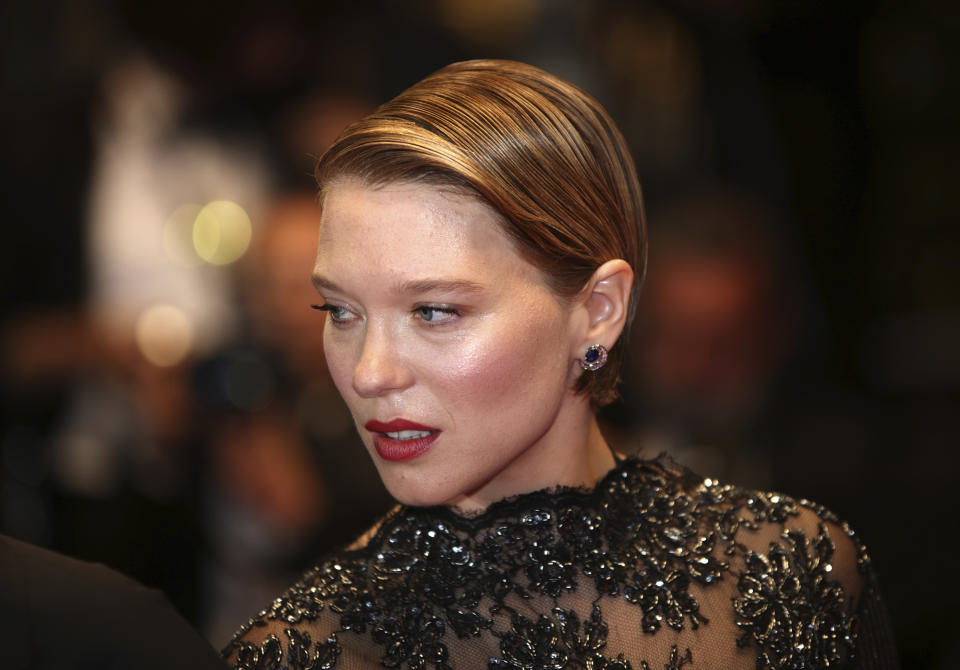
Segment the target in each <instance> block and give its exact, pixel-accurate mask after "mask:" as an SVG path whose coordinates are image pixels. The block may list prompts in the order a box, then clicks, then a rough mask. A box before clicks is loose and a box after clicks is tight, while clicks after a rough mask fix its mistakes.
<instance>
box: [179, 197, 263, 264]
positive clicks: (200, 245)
mask: <svg viewBox="0 0 960 670" xmlns="http://www.w3.org/2000/svg"><path fill="white" fill-rule="evenodd" d="M251 234H252V229H251V225H250V217H249V216H248V215H247V213H246V211H244V209H243V207H241V206H240V205H238V204H237V203H235V202H231V201H229V200H214V201H213V202H211V203H209V204H207V205H206V206H204V207H203V209H201V210H200V212H199V213H198V214H197V217H196V219H195V220H194V222H193V248H194V250H195V251H196V252H197V255H198V256H200V258H202V259H203V260H205V261H206V262H208V263H210V264H211V265H229V264H230V263H233V262H234V261H236V260H238V259H239V258H240V257H241V256H243V254H244V253H246V251H247V248H248V247H249V246H250V236H251Z"/></svg>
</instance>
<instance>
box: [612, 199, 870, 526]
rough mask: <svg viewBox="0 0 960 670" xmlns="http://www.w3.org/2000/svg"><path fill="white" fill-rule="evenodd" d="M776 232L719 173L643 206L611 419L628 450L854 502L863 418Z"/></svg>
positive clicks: (757, 205)
mask: <svg viewBox="0 0 960 670" xmlns="http://www.w3.org/2000/svg"><path fill="white" fill-rule="evenodd" d="M784 236H785V231H784V226H783V223H782V222H781V221H780V220H779V219H778V217H777V216H776V215H775V214H774V212H773V211H772V210H771V209H770V208H769V207H767V206H766V204H765V203H764V202H763V201H762V199H760V198H758V197H757V196H755V195H752V194H751V193H750V192H748V191H745V190H743V189H740V188H736V187H734V186H732V185H728V184H721V183H714V184H710V185H707V186H704V187H701V188H698V189H694V190H692V191H691V192H690V193H689V194H688V195H687V196H686V197H683V198H679V199H677V200H676V201H674V202H672V203H670V204H667V205H666V206H664V207H663V208H662V209H661V210H660V211H659V212H657V213H656V214H655V215H654V216H653V217H652V223H651V226H650V239H651V248H653V249H655V250H656V253H655V254H654V255H653V260H652V261H651V263H650V271H649V275H648V278H647V284H646V287H645V291H646V292H645V301H644V302H643V303H642V305H641V310H640V313H639V315H638V319H637V327H636V329H635V331H634V333H633V335H632V337H633V342H634V347H633V353H634V355H633V357H632V358H631V362H630V366H631V369H630V374H629V375H628V376H627V389H626V390H625V392H624V398H625V406H624V407H621V408H614V411H613V412H612V413H611V417H612V423H613V424H614V426H617V427H618V431H619V433H620V434H621V436H622V438H621V439H624V440H626V441H627V442H628V443H630V445H631V446H629V447H627V448H628V449H634V448H639V447H642V448H643V449H644V450H645V451H646V452H648V453H650V452H653V453H656V452H659V451H666V452H668V453H670V454H671V455H673V456H675V457H676V458H678V459H679V460H681V461H682V462H684V463H690V464H691V466H692V467H694V469H697V470H699V471H702V472H711V473H717V475H718V476H719V477H731V476H735V477H737V478H738V480H741V481H745V482H747V483H749V484H750V485H751V486H754V487H758V488H769V487H771V486H776V487H777V488H778V489H780V490H784V491H786V492H788V493H791V492H795V491H800V490H803V491H807V492H812V493H810V495H811V497H815V498H816V499H818V500H828V501H829V502H830V505H831V506H833V507H837V508H839V509H841V510H842V512H843V513H844V514H851V513H855V512H860V511H861V509H860V506H859V505H858V504H857V500H856V497H857V496H856V495H855V494H852V493H851V488H850V486H849V482H850V481H851V478H855V477H857V476H861V475H862V473H864V472H866V471H868V470H869V468H870V467H871V466H870V464H869V462H870V459H869V458H867V449H868V445H869V444H870V441H871V437H872V435H871V431H870V429H869V425H870V423H871V422H870V419H869V417H868V416H866V415H865V413H864V412H863V411H862V410H861V408H860V406H859V404H858V403H857V402H856V401H855V400H854V399H852V398H851V397H850V395H849V394H846V393H844V392H843V390H842V388H841V387H839V386H837V385H836V384H835V383H833V382H831V381H830V380H829V378H828V375H827V371H826V370H825V369H824V368H825V363H824V358H825V356H824V352H823V349H822V341H821V339H820V333H818V332H817V331H818V328H819V327H820V324H819V323H818V321H817V314H816V311H815V309H814V305H813V303H812V299H811V297H810V291H809V288H808V287H807V286H806V284H805V283H804V282H805V278H804V275H803V273H802V264H801V262H800V259H799V258H798V255H797V252H796V250H795V249H794V248H793V247H792V246H788V245H787V244H786V240H785V239H784ZM800 453H802V454H805V455H806V457H805V458H803V459H799V461H801V462H798V459H797V454H800ZM825 461H826V462H829V463H830V464H831V467H829V468H823V467H819V466H818V465H817V464H822V463H823V462H825Z"/></svg>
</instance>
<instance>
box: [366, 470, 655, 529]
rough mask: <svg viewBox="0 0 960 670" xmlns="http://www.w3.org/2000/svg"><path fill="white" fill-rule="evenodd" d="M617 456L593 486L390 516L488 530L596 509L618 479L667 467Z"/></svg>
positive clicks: (407, 509)
mask: <svg viewBox="0 0 960 670" xmlns="http://www.w3.org/2000/svg"><path fill="white" fill-rule="evenodd" d="M613 456H614V466H613V467H612V468H610V469H609V470H608V471H607V472H606V473H605V474H604V475H603V476H602V477H601V478H600V479H598V480H597V481H596V483H594V484H593V485H584V486H567V485H557V486H549V487H545V488H542V489H537V490H535V491H528V492H526V493H518V494H516V495H513V496H509V497H506V498H502V499H500V500H497V501H495V502H492V503H491V504H490V505H488V506H487V507H486V509H484V510H482V511H479V512H475V513H471V512H463V511H460V510H457V509H455V508H452V507H449V506H446V505H431V506H425V507H414V506H409V505H399V506H398V507H396V508H395V509H394V511H393V513H391V514H390V515H389V516H390V518H402V517H405V516H416V517H420V518H431V519H434V520H436V521H438V522H447V523H449V524H450V525H451V526H453V527H459V528H464V529H467V530H471V529H478V528H484V527H488V526H490V525H492V524H494V523H496V522H497V521H498V520H501V519H504V518H508V517H516V516H517V515H518V513H520V514H522V513H523V512H524V511H529V510H536V509H538V508H544V509H551V510H555V509H559V508H562V507H566V506H571V505H575V506H578V507H582V508H589V509H596V508H599V506H600V505H601V504H602V500H603V498H604V497H605V496H606V495H607V494H609V492H610V491H611V490H612V489H613V488H615V487H616V482H617V481H618V480H623V479H626V478H627V477H629V476H630V473H631V472H636V471H637V470H638V469H642V468H643V467H644V466H659V467H660V468H663V466H664V463H663V459H662V457H657V458H655V459H640V458H637V457H636V456H627V457H624V456H620V455H619V454H617V453H615V452H613ZM390 518H388V519H387V520H386V521H385V523H384V525H389V522H390Z"/></svg>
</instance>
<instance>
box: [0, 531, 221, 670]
mask: <svg viewBox="0 0 960 670" xmlns="http://www.w3.org/2000/svg"><path fill="white" fill-rule="evenodd" d="M0 637H2V640H3V645H2V646H3V649H4V657H3V667H4V668H5V669H7V670H20V669H21V668H23V669H26V668H30V669H31V670H42V669H43V668H58V669H80V668H97V669H98V670H99V669H101V668H107V669H110V670H125V669H127V668H130V669H131V670H132V669H134V668H136V669H137V670H141V669H146V670H150V669H151V668H157V669H158V670H159V669H160V668H172V667H176V668H178V669H180V670H186V669H192V668H197V669H207V668H210V669H211V670H212V669H215V668H221V669H222V668H223V667H224V664H223V661H221V660H220V659H219V658H218V657H217V654H216V652H215V651H214V650H213V648H212V647H211V646H210V645H209V644H208V643H207V642H206V641H205V640H204V639H203V638H202V637H201V636H200V634H199V633H197V632H196V631H195V630H194V629H193V628H191V626H190V625H189V624H188V623H187V622H186V621H185V620H184V619H183V617H181V616H180V615H179V614H178V613H177V611H176V610H175V609H174V608H173V607H172V606H171V605H170V603H169V601H168V600H167V598H166V596H164V595H163V594H162V593H161V592H159V591H156V590H154V589H149V588H147V587H145V586H143V585H142V584H140V583H138V582H136V581H134V580H133V579H130V578H129V577H126V576H125V575H122V574H120V573H119V572H116V571H115V570H111V569H110V568H107V567H106V566H103V565H100V564H95V563H88V562H85V561H80V560H77V559H74V558H70V557H68V556H64V555H62V554H58V553H56V552H53V551H49V550H46V549H42V548H40V547H36V546H33V545H30V544H27V543H25V542H20V541H18V540H14V539H12V538H9V537H6V536H2V535H0Z"/></svg>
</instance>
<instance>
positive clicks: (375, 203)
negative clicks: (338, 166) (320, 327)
mask: <svg viewBox="0 0 960 670" xmlns="http://www.w3.org/2000/svg"><path fill="white" fill-rule="evenodd" d="M500 221H501V219H500V215H499V214H498V213H497V212H496V211H495V210H494V209H493V208H491V207H490V206H489V205H487V204H486V203H485V202H483V201H482V200H480V199H479V198H477V197H475V196H472V195H468V194H465V193H461V192H456V191H454V190H452V189H448V188H443V187H438V186H434V185H427V184H420V183H407V182H401V183H390V184H386V185H383V186H370V185H367V184H365V183H363V182H361V181H359V180H355V179H344V180H339V181H337V182H335V183H334V184H331V185H330V186H329V188H328V189H327V191H326V193H325V197H324V201H323V207H322V217H321V224H320V240H319V247H318V254H317V265H316V274H317V275H320V276H322V277H328V275H329V274H332V273H337V274H341V273H354V272H358V271H360V272H367V273H371V274H373V273H376V274H377V275H381V274H384V273H386V274H392V275H395V276H396V277H397V278H398V279H403V280H407V279H411V278H413V279H415V278H418V277H422V276H446V275H458V276H459V275H466V276H465V277H464V278H466V279H479V280H483V279H484V277H488V278H492V277H496V276H497V275H504V276H524V277H527V278H536V279H538V280H539V278H540V273H539V271H538V270H537V269H536V268H534V267H533V266H532V265H530V264H529V263H528V262H527V261H526V260H524V259H523V258H522V257H521V256H520V254H519V253H517V251H516V249H515V248H514V245H513V243H512V241H511V240H510V239H509V238H508V236H507V234H506V233H505V232H504V231H503V229H502V227H501V225H500ZM470 275H476V276H475V277H471V276H470ZM329 278H331V279H334V280H336V278H334V277H329Z"/></svg>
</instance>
